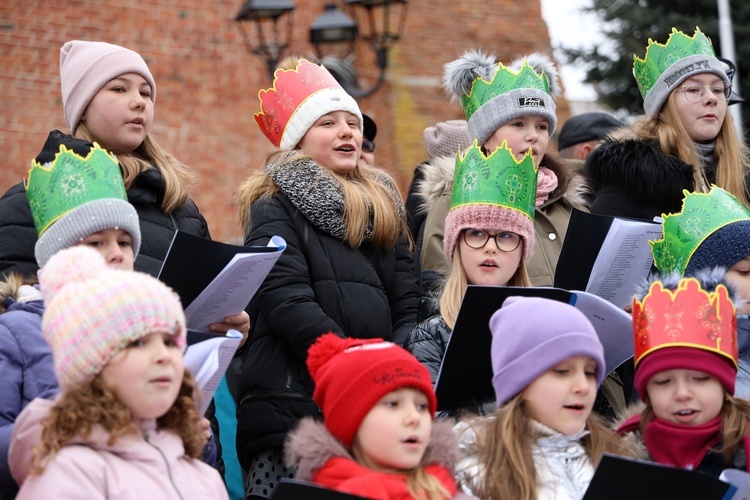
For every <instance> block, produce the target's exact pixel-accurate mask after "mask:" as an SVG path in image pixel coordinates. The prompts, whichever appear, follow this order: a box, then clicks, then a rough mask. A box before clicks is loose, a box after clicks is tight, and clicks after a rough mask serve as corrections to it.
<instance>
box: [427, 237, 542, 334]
mask: <svg viewBox="0 0 750 500" xmlns="http://www.w3.org/2000/svg"><path fill="white" fill-rule="evenodd" d="M459 239H460V238H459ZM521 245H526V242H525V241H522V242H521ZM521 251H523V246H522V247H521ZM467 286H469V279H468V278H467V276H466V271H465V270H464V266H463V265H462V264H461V245H460V243H456V249H455V250H454V252H453V262H452V263H451V270H450V272H449V273H448V276H447V277H446V278H445V281H444V283H443V289H442V292H441V293H440V316H442V317H443V321H445V324H446V325H448V328H450V329H451V330H452V329H453V327H454V326H455V325H456V318H457V317H458V310H459V309H460V308H461V302H463V300H464V295H466V287H467ZM508 286H524V287H527V286H531V280H530V279H529V273H528V272H527V271H526V262H525V261H524V260H523V258H522V259H521V261H520V263H519V264H518V269H516V272H515V273H513V276H511V278H510V280H509V281H508Z"/></svg>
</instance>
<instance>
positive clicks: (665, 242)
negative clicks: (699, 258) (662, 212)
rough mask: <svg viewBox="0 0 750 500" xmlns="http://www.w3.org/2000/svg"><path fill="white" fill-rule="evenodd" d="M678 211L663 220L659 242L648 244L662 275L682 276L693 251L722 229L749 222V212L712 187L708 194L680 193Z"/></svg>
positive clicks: (717, 188)
mask: <svg viewBox="0 0 750 500" xmlns="http://www.w3.org/2000/svg"><path fill="white" fill-rule="evenodd" d="M683 193H684V194H685V198H684V199H683V201H682V211H681V212H680V213H677V214H669V215H666V216H665V217H664V223H663V224H662V239H660V240H654V241H649V244H650V245H651V253H652V254H653V255H654V264H655V265H656V267H657V268H658V269H659V271H661V272H662V273H672V272H675V271H677V272H679V273H680V275H681V276H683V275H684V274H685V269H686V268H687V265H688V263H689V262H690V259H691V258H692V256H693V253H695V251H696V249H697V248H698V247H699V246H700V245H701V243H703V241H705V239H706V238H708V237H709V236H711V235H712V234H713V233H714V232H716V231H717V230H718V229H721V228H722V227H724V226H726V225H728V224H732V223H733V222H738V221H743V220H750V211H749V210H748V209H747V208H745V206H744V205H743V204H742V203H740V202H739V201H738V200H737V198H735V197H734V196H732V195H731V194H729V193H727V192H726V191H724V190H723V189H721V188H719V187H716V186H712V187H711V191H709V192H708V193H689V192H688V191H687V190H685V191H683Z"/></svg>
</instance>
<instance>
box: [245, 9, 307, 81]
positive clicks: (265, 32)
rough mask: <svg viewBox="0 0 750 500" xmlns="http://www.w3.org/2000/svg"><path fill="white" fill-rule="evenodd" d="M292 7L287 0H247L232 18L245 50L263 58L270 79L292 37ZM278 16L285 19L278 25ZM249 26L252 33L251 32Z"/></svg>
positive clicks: (279, 20) (279, 19)
mask: <svg viewBox="0 0 750 500" xmlns="http://www.w3.org/2000/svg"><path fill="white" fill-rule="evenodd" d="M294 8H295V7H294V4H293V3H292V2H291V0H247V1H246V2H245V4H244V5H243V6H242V8H241V9H240V11H239V12H238V13H237V15H236V16H235V18H234V20H235V21H236V22H237V24H238V25H239V27H240V32H241V33H242V38H243V40H244V42H245V47H247V50H248V52H250V53H251V54H254V55H258V56H261V57H262V58H263V59H264V60H265V61H266V64H267V67H268V72H269V74H270V75H271V81H273V73H274V71H275V70H276V66H277V65H278V62H279V60H280V59H281V57H282V55H283V53H284V50H286V48H287V47H289V43H290V41H291V39H292V13H293V12H294ZM282 19H283V20H284V21H285V22H286V26H285V27H284V26H282V24H283V23H282V22H281V20H282ZM253 27H254V28H255V30H254V31H255V32H256V34H255V36H253V34H252V32H253Z"/></svg>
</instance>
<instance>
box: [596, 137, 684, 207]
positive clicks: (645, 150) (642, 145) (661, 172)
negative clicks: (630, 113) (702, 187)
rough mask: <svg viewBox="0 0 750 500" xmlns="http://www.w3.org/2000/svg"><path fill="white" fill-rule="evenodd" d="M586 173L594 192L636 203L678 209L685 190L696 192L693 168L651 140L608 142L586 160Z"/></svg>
mask: <svg viewBox="0 0 750 500" xmlns="http://www.w3.org/2000/svg"><path fill="white" fill-rule="evenodd" d="M584 173H585V176H586V178H587V181H588V184H589V186H590V188H591V190H592V192H593V193H594V194H595V195H597V194H599V193H601V192H603V191H610V190H615V191H618V192H623V193H628V194H629V195H630V196H631V197H633V198H634V199H636V200H637V201H642V202H650V201H651V200H659V202H660V203H661V204H662V205H664V206H669V207H673V206H676V207H678V208H679V206H680V205H681V203H682V191H683V189H687V190H688V191H693V184H694V181H693V166H692V165H689V164H687V163H685V162H683V161H681V160H679V159H677V158H675V157H673V156H669V155H665V154H664V153H662V152H661V150H660V149H659V147H658V145H656V144H655V143H652V142H649V141H642V140H634V139H625V140H622V141H613V140H607V141H605V142H604V143H603V144H602V145H601V146H599V147H598V148H596V149H595V150H594V151H592V152H591V154H589V155H588V156H587V157H586V163H585V166H584Z"/></svg>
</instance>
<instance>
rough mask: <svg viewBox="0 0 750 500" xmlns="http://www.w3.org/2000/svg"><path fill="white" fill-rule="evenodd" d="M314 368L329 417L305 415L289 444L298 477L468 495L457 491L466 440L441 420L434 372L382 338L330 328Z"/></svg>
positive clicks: (422, 495)
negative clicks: (457, 470) (436, 417)
mask: <svg viewBox="0 0 750 500" xmlns="http://www.w3.org/2000/svg"><path fill="white" fill-rule="evenodd" d="M307 367H308V369H309V370H310V374H311V375H312V377H313V380H314V381H315V392H314V394H313V397H314V399H315V402H316V403H317V404H318V405H319V406H320V409H321V411H322V412H323V418H324V422H325V423H320V422H317V421H316V420H314V419H313V418H312V417H306V418H305V419H303V420H302V421H300V423H299V426H298V427H297V429H295V430H294V432H292V433H290V435H289V437H288V439H287V442H286V450H285V455H286V460H287V463H289V464H293V465H295V466H297V467H298V468H299V469H298V473H297V478H298V479H302V480H307V481H312V482H315V483H317V484H319V485H321V486H325V487H327V488H331V489H335V490H338V491H342V492H345V493H350V494H354V495H359V496H363V497H366V498H373V499H381V500H392V499H404V500H406V499H412V498H413V499H435V500H437V499H448V498H468V497H467V496H466V495H464V494H462V493H460V492H458V491H457V489H456V484H455V482H454V480H453V465H454V464H455V462H456V460H457V459H458V442H457V440H456V436H455V435H454V434H453V431H452V430H451V428H450V426H448V425H447V424H445V423H433V422H432V415H433V414H434V412H435V409H436V406H437V402H436V400H435V393H434V392H433V391H432V384H431V383H430V375H429V373H427V370H425V368H424V367H423V366H422V365H421V364H420V363H419V362H418V361H417V360H416V359H414V357H413V356H411V355H410V354H409V353H407V352H406V351H404V350H403V349H402V348H401V347H399V346H397V345H395V344H393V343H391V342H385V341H383V340H381V339H369V340H358V339H347V338H341V337H339V336H338V335H335V334H333V333H327V334H325V335H323V336H321V337H320V338H318V340H317V341H316V342H315V344H313V345H312V346H311V347H310V351H309V354H308V358H307Z"/></svg>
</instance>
